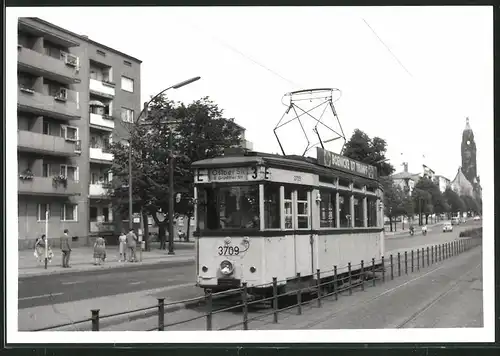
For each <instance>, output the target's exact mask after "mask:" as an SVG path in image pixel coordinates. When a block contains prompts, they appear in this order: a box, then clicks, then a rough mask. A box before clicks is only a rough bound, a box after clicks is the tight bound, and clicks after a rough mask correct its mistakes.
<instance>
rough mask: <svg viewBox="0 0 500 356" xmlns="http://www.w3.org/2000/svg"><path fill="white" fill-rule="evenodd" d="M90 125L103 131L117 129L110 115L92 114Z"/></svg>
mask: <svg viewBox="0 0 500 356" xmlns="http://www.w3.org/2000/svg"><path fill="white" fill-rule="evenodd" d="M90 124H91V125H94V126H98V127H99V128H103V129H111V130H113V129H114V128H115V121H114V120H113V118H112V117H111V116H108V115H99V114H92V113H91V114H90Z"/></svg>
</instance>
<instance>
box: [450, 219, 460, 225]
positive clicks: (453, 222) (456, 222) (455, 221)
mask: <svg viewBox="0 0 500 356" xmlns="http://www.w3.org/2000/svg"><path fill="white" fill-rule="evenodd" d="M451 225H460V218H459V217H454V218H451Z"/></svg>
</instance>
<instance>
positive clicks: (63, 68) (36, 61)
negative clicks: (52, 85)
mask: <svg viewBox="0 0 500 356" xmlns="http://www.w3.org/2000/svg"><path fill="white" fill-rule="evenodd" d="M17 64H18V68H19V69H20V70H22V71H24V72H28V73H31V74H34V75H36V76H43V77H45V78H48V79H52V80H55V81H58V82H61V83H65V84H73V83H80V81H81V80H80V78H79V67H80V60H79V58H78V57H76V56H74V55H71V54H69V53H65V52H61V59H57V58H54V57H51V56H47V55H45V54H42V53H39V52H36V51H33V50H31V49H29V48H25V47H22V46H21V45H18V46H17Z"/></svg>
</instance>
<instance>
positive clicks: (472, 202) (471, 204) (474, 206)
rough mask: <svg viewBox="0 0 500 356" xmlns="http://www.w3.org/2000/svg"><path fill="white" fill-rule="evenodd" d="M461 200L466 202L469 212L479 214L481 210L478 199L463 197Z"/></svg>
mask: <svg viewBox="0 0 500 356" xmlns="http://www.w3.org/2000/svg"><path fill="white" fill-rule="evenodd" d="M460 199H462V201H463V202H464V205H465V208H466V210H467V212H470V213H474V214H479V211H480V208H479V204H478V202H477V201H476V199H474V198H473V197H471V196H468V195H462V196H460Z"/></svg>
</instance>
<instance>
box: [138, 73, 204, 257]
mask: <svg viewBox="0 0 500 356" xmlns="http://www.w3.org/2000/svg"><path fill="white" fill-rule="evenodd" d="M199 79H200V77H194V78H190V79H188V80H185V81H182V82H180V83H177V84H175V85H172V86H171V87H168V88H166V89H163V90H162V91H161V92H159V93H158V94H156V95H155V96H153V97H152V98H151V99H150V100H149V101H148V102H147V103H145V104H144V107H143V109H142V110H141V112H140V113H139V115H138V116H137V119H135V120H134V121H133V124H134V125H135V124H137V123H138V121H139V119H140V118H141V116H142V114H143V113H144V112H145V111H146V113H147V109H148V107H149V104H150V103H151V102H153V101H154V100H155V99H156V98H158V97H159V96H160V95H162V94H163V93H164V92H166V91H167V90H169V89H179V88H181V87H183V86H185V85H188V84H191V83H193V82H196V81H197V80H199ZM172 141H173V137H172V132H171V131H170V136H169V150H170V152H169V237H168V242H169V243H168V250H169V251H168V253H169V254H174V246H173V230H174V227H173V221H172V220H173V205H174V203H173V202H174V194H173V185H174V182H173V180H174V178H173V155H172V148H173V142H172ZM128 147H129V150H128V218H129V228H130V229H132V228H133V220H132V215H133V214H132V205H133V204H132V144H131V142H130V140H129V145H128ZM146 238H147V237H146ZM141 248H142V247H141Z"/></svg>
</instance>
